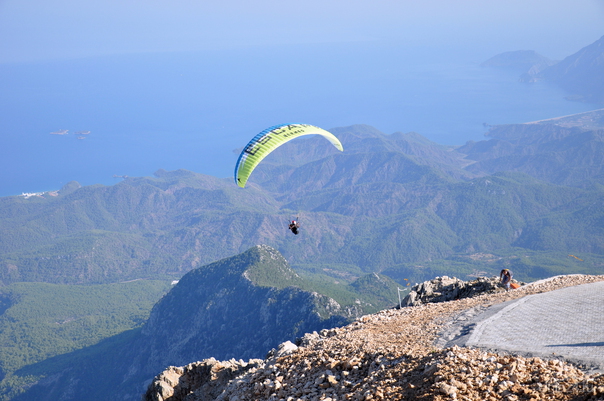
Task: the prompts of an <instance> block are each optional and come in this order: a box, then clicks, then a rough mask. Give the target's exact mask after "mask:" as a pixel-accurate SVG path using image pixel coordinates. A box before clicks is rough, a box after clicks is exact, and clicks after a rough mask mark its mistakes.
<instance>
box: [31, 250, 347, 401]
mask: <svg viewBox="0 0 604 401" xmlns="http://www.w3.org/2000/svg"><path fill="white" fill-rule="evenodd" d="M302 281H303V280H302V279H301V278H300V277H299V276H298V275H297V274H296V273H295V272H294V271H293V270H292V269H291V268H290V267H289V265H288V263H287V261H286V260H285V258H283V256H282V255H281V254H280V253H279V252H278V251H276V250H275V249H273V248H271V247H268V246H265V245H259V246H255V247H253V248H251V249H249V250H248V251H246V252H244V253H242V254H239V255H237V256H234V257H231V258H227V259H223V260H220V261H218V262H215V263H212V264H209V265H206V266H204V267H201V268H198V269H195V270H192V271H191V272H189V273H188V274H186V275H185V276H184V277H183V278H182V279H181V280H180V281H179V283H178V284H177V285H176V286H175V287H174V288H173V289H172V290H171V291H170V292H169V293H168V294H167V295H166V296H164V298H163V299H162V300H160V302H158V303H157V304H156V306H155V307H154V308H153V311H152V313H151V316H150V318H149V319H148V321H147V323H146V324H145V325H144V327H143V328H142V330H140V331H137V332H134V333H132V334H131V338H129V339H126V340H125V341H124V342H122V343H121V344H118V345H115V344H107V346H102V347H100V348H99V350H98V351H96V352H98V354H96V355H91V358H90V360H92V361H94V363H89V362H85V363H82V364H80V365H77V366H73V365H72V366H70V367H69V368H67V369H65V370H63V371H62V372H60V373H58V374H57V375H55V376H53V378H52V379H48V380H42V381H40V382H38V383H37V384H36V385H34V386H33V387H32V389H31V390H29V391H28V392H26V393H25V394H24V395H23V397H21V398H19V399H22V400H27V399H30V400H31V399H36V400H40V401H43V400H48V401H50V400H56V399H62V400H78V401H84V400H91V401H92V400H98V399H101V398H99V397H101V396H102V399H105V400H118V399H119V400H138V399H139V398H140V394H141V392H142V389H144V387H145V385H146V382H148V381H149V379H150V378H151V377H153V376H154V375H156V374H157V373H158V372H160V371H162V370H163V369H165V368H166V367H167V366H171V365H176V366H178V365H184V364H187V363H189V362H191V361H196V360H202V359H204V358H210V357H216V358H220V359H230V358H236V359H240V358H258V357H264V356H265V355H266V353H267V352H268V351H269V350H270V349H271V348H274V347H277V345H278V344H279V343H281V342H284V341H287V340H294V339H295V338H296V337H299V336H302V335H303V334H304V333H307V332H311V333H312V332H313V331H320V330H322V329H326V328H333V327H336V326H341V325H343V324H345V323H347V322H349V321H350V320H351V319H352V318H354V317H356V316H357V315H356V314H357V313H359V311H357V310H355V309H354V308H353V309H346V310H345V309H344V308H342V307H341V306H340V305H339V304H338V303H337V302H336V301H334V300H333V299H331V298H329V297H327V296H324V295H321V294H318V293H316V292H309V291H304V290H302V289H300V288H299V287H296V285H300V284H301V283H302Z"/></svg>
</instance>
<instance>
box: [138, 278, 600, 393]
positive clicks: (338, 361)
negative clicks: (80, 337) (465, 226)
mask: <svg viewBox="0 0 604 401" xmlns="http://www.w3.org/2000/svg"><path fill="white" fill-rule="evenodd" d="M601 280H604V276H580V275H575V276H560V277H558V278H554V279H552V280H547V281H543V282H540V283H535V284H531V285H526V286H523V287H521V288H520V289H517V290H514V291H505V290H500V291H496V292H494V293H486V294H481V295H477V296H474V297H469V298H463V299H458V300H456V301H449V302H438V303H428V304H425V305H419V306H416V307H407V308H401V309H389V310H384V311H382V312H379V313H376V314H374V315H367V316H364V317H362V318H359V319H357V320H356V321H355V322H354V323H352V324H350V325H348V326H346V327H341V328H334V329H330V330H322V331H321V332H319V333H312V334H308V335H306V336H304V337H303V338H302V339H300V341H298V347H295V346H293V344H287V345H283V346H281V347H280V350H277V351H275V353H274V354H273V355H272V356H271V357H270V358H268V359H266V360H265V361H263V362H261V363H258V364H257V365H254V366H253V367H252V368H250V369H248V370H247V371H246V372H245V373H242V374H241V375H240V376H237V377H235V378H234V379H233V380H231V381H229V382H228V383H226V384H225V385H224V386H223V387H222V388H221V392H220V393H219V394H218V395H215V394H217V392H213V393H212V394H210V393H207V392H205V393H203V395H201V394H202V391H201V390H200V389H201V388H202V387H203V386H204V385H203V384H202V385H198V387H197V388H196V389H194V390H191V392H189V394H182V395H177V393H176V392H174V393H172V394H174V395H172V396H171V397H172V398H163V399H162V398H157V392H155V391H154V388H158V385H155V387H150V388H149V390H148V391H147V393H146V394H145V396H144V397H143V401H168V400H169V401H202V400H203V401H210V400H211V401H227V400H228V401H243V400H256V401H261V400H266V401H278V400H288V401H306V400H323V401H336V400H338V401H340V400H388V401H394V400H410V399H418V400H419V399H421V400H451V399H460V400H472V401H474V400H510V401H511V400H514V401H516V400H535V401H536V400H562V401H570V400H573V401H576V400H602V399H604V375H600V374H587V373H586V372H584V371H582V370H581V369H580V368H579V367H577V366H574V365H571V364H569V363H567V362H564V361H562V360H557V359H551V360H546V359H541V358H536V357H530V358H525V357H522V356H516V355H499V354H497V353H494V352H485V351H482V350H478V349H468V348H459V347H457V346H454V347H451V348H446V349H441V348H438V347H437V346H435V340H436V339H437V338H438V337H439V335H440V333H441V332H442V329H443V327H444V326H446V325H447V322H449V321H450V319H452V318H454V317H455V316H458V315H459V314H460V313H463V311H466V310H468V309H470V308H474V307H477V306H479V305H485V304H492V303H498V302H505V301H509V300H512V299H517V298H519V297H522V296H525V295H530V294H536V293H540V292H544V291H550V290H555V289H559V288H563V287H567V286H572V285H579V284H583V283H589V282H594V281H601ZM285 350H287V351H285ZM201 366H203V363H202V365H200V367H201ZM214 366H217V365H214ZM229 366H230V365H229ZM206 376H207V375H206ZM162 380H163V382H164V385H168V381H166V380H165V379H162V376H161V375H160V376H158V377H157V378H156V380H155V382H154V383H157V382H161V381H162ZM171 380H172V381H182V382H184V381H185V379H180V378H176V379H171ZM186 380H187V382H192V380H191V379H190V378H189V379H186ZM218 381H219V380H218V379H214V382H215V383H218ZM159 387H160V388H163V387H161V385H159ZM216 390H218V388H217V387H216ZM169 393H170V390H169V389H167V393H166V394H169ZM179 394H180V393H179ZM154 397H155V398H154Z"/></svg>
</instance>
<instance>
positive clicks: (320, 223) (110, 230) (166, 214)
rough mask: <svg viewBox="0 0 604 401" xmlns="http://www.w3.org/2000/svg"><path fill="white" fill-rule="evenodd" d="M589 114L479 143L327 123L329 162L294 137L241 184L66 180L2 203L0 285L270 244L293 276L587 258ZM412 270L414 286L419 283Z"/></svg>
mask: <svg viewBox="0 0 604 401" xmlns="http://www.w3.org/2000/svg"><path fill="white" fill-rule="evenodd" d="M599 113H601V112H594V113H591V114H590V113H584V114H586V115H582V116H581V118H575V119H574V120H573V119H569V118H566V119H560V121H557V120H556V121H547V122H538V123H531V124H520V125H509V126H498V127H494V128H493V129H492V130H491V131H490V132H489V136H491V137H492V139H490V140H486V141H481V142H474V143H468V144H466V145H464V146H462V147H459V148H453V147H444V146H441V145H437V144H434V143H432V142H430V141H428V140H426V139H424V138H422V137H420V136H419V135H417V134H414V133H410V134H400V133H396V134H392V135H385V134H382V133H380V132H379V131H377V130H375V129H374V128H371V127H367V126H353V127H348V128H339V129H334V130H332V131H334V132H335V133H336V134H337V135H338V136H339V137H340V138H341V140H342V143H343V144H344V148H345V151H344V152H343V153H339V152H337V153H336V151H335V150H331V149H330V147H329V146H321V145H324V143H321V142H320V140H321V139H322V138H310V139H299V140H297V141H292V142H291V145H292V146H289V145H290V144H288V146H283V147H281V148H279V149H277V151H275V152H274V154H272V155H270V156H269V157H268V158H267V159H265V162H263V164H262V165H261V166H260V167H259V168H258V169H257V171H255V172H254V173H253V174H252V176H251V178H250V181H249V184H248V186H247V187H246V188H245V189H241V188H238V187H237V186H236V185H234V184H233V182H232V180H231V179H218V178H214V177H209V176H205V175H202V174H197V173H193V172H190V171H184V170H178V171H173V172H166V171H158V172H157V173H156V177H141V178H128V179H125V180H124V181H122V182H120V183H118V184H116V185H113V186H110V187H105V186H91V187H83V188H79V189H76V190H74V187H75V185H74V184H70V186H69V188H66V189H65V191H60V192H59V196H57V197H50V196H45V197H31V198H28V199H25V198H23V197H5V198H0V222H1V223H2V224H1V225H0V251H1V253H0V267H2V268H1V270H0V279H1V280H2V282H4V283H11V282H15V281H46V282H55V283H104V282H115V281H121V280H128V279H136V278H178V277H180V276H182V274H184V273H186V272H187V271H189V270H191V269H192V268H195V267H198V266H201V265H203V264H206V263H210V262H212V261H215V260H218V259H220V258H223V257H228V256H231V255H233V254H237V253H239V252H243V251H244V250H245V249H248V248H249V247H251V246H254V245H256V244H267V245H270V246H272V247H274V248H276V249H278V250H279V251H280V252H282V253H283V255H284V256H285V257H286V258H287V259H288V260H289V261H290V263H291V264H292V266H294V268H296V269H302V270H305V271H307V272H310V271H316V269H317V268H318V266H320V265H325V266H324V268H328V269H330V270H331V271H336V272H338V271H339V272H346V273H349V274H352V276H359V275H360V274H363V273H367V272H380V271H386V270H389V271H392V270H393V269H395V270H396V269H399V268H403V269H404V271H407V272H408V271H410V266H413V265H422V264H425V263H430V262H432V261H435V260H444V259H447V258H451V257H456V255H464V254H467V255H472V254H474V253H483V252H488V253H497V252H499V253H502V254H505V253H508V254H509V253H510V252H512V253H514V254H516V253H518V252H522V251H521V250H517V249H518V248H519V247H520V249H526V250H532V251H555V252H561V254H560V255H562V254H564V255H567V254H569V253H573V254H575V253H580V252H584V253H592V254H594V255H595V256H594V257H595V258H596V259H598V258H599V256H597V255H601V248H602V247H601V243H602V238H603V236H604V233H603V232H602V227H601V220H600V219H601V213H602V212H601V210H604V208H601V207H600V205H602V199H603V189H602V188H603V187H602V185H601V183H602V178H603V173H604V172H602V166H603V165H604V163H603V162H602V160H601V158H602V155H603V154H604V149H603V148H602V134H601V130H600V129H599V127H600V125H601V123H598V121H600V120H599V119H600V117H601V115H600V114H599ZM587 115H589V116H591V118H588V117H587ZM571 120H572V121H571ZM588 120H589V124H587V123H585V122H586V121H588ZM569 121H570V122H569ZM571 122H572V123H571ZM317 141H319V142H317ZM509 171H514V172H509ZM67 189H69V191H68V190H67ZM298 215H299V216H300V222H301V225H302V227H301V232H302V233H301V235H299V236H293V235H291V233H289V232H288V230H287V221H288V220H289V219H292V218H295V217H296V216H298ZM569 227H570V229H569ZM514 249H516V250H514ZM556 258H557V259H558V261H557V262H555V263H554V264H555V265H557V266H558V267H561V266H567V267H568V268H571V269H573V268H575V267H574V265H572V264H569V263H568V262H569V261H568V260H566V259H565V257H561V256H557V257H556ZM443 263H444V262H443ZM447 263H448V262H447ZM447 263H445V264H447ZM548 263H549V262H548ZM599 263H600V262H598V261H594V262H593V263H592V264H589V265H588V264H584V265H583V268H587V269H589V268H597V266H600V264H599ZM464 269H465V270H464ZM467 269H470V266H466V267H464V268H463V269H462V273H463V272H464V271H465V274H468V273H471V271H472V269H470V270H467ZM493 269H495V267H493ZM421 271H422V270H421V269H416V271H415V272H414V273H413V279H415V280H416V281H419V280H423V279H429V278H431V277H429V276H427V277H424V276H423V275H422V274H424V273H421ZM405 274H408V273H405ZM425 274H427V275H429V273H428V272H426V273H425ZM520 274H522V273H521V272H520ZM531 277H533V278H538V277H534V276H531ZM527 278H528V277H527Z"/></svg>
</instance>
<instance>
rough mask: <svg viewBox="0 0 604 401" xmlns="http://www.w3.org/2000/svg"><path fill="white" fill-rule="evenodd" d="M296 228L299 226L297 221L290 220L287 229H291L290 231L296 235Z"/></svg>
mask: <svg viewBox="0 0 604 401" xmlns="http://www.w3.org/2000/svg"><path fill="white" fill-rule="evenodd" d="M298 228H300V225H299V224H298V222H297V221H296V220H292V222H291V223H289V229H290V230H291V231H292V233H294V234H295V235H298Z"/></svg>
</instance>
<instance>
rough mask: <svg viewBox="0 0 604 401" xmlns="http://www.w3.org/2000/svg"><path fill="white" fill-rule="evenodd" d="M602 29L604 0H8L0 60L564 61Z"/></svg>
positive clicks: (0, 3)
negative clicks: (246, 56)
mask: <svg viewBox="0 0 604 401" xmlns="http://www.w3.org/2000/svg"><path fill="white" fill-rule="evenodd" d="M603 27H604V0H580V1H576V0H531V1H526V0H488V1H486V0H462V1H453V0H422V1H417V0H305V1H291V0H278V1H277V0H257V1H254V2H250V1H243V0H221V1H207V0H206V1H199V0H145V1H142V0H86V1H83V0H0V63H6V62H22V61H42V60H52V59H69V58H80V57H88V56H98V55H111V54H127V53H140V52H166V51H199V50H207V49H217V48H222V49H224V48H240V47H254V46H265V45H275V44H301V43H302V44H304V43H337V42H398V43H401V44H403V45H409V46H460V44H463V43H470V42H471V43H472V44H473V49H475V50H480V49H481V48H484V49H485V53H484V54H486V49H488V52H489V54H497V53H500V52H504V51H511V50H535V51H537V52H538V53H541V54H543V55H545V56H547V57H550V58H552V59H561V58H563V57H566V56H567V55H569V54H572V53H574V52H576V51H577V50H579V49H580V48H582V47H584V46H586V45H587V44H589V43H592V42H594V41H595V40H597V39H599V38H600V37H601V36H602V35H604V29H603Z"/></svg>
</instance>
